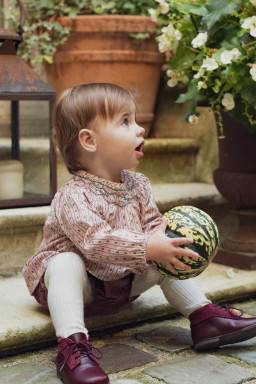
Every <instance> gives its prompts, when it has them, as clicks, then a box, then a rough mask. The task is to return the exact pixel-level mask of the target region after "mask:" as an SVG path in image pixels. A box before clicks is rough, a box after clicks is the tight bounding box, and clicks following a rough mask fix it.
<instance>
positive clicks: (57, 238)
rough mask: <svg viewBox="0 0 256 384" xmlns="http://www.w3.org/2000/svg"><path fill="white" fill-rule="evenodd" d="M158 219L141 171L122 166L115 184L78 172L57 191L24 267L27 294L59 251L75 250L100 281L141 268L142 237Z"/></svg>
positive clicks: (143, 268) (143, 263) (143, 260)
mask: <svg viewBox="0 0 256 384" xmlns="http://www.w3.org/2000/svg"><path fill="white" fill-rule="evenodd" d="M160 223H161V214H160V212H159V211H158V208H157V206H156V204H155V202H154V198H153V194H152V189H151V186H150V183H149V180H148V179H147V178H146V177H145V176H144V175H142V174H140V173H135V172H130V171H123V172H122V180H121V183H114V182H111V181H108V180H105V179H103V178H100V177H98V176H94V175H90V174H89V173H87V172H85V171H78V172H77V173H76V174H75V175H73V177H72V179H71V180H70V181H69V182H68V183H67V184H66V185H65V186H64V187H63V188H61V189H60V190H59V191H58V192H57V193H56V195H55V197H54V199H53V201H52V204H51V213H50V215H49V216H48V218H47V220H46V223H45V226H44V235H43V240H42V243H41V245H40V247H39V250H38V251H37V253H36V254H35V255H34V256H32V257H31V258H30V259H29V260H28V262H27V263H26V265H25V266H24V268H23V274H24V278H25V280H26V283H27V286H28V289H29V291H30V293H31V294H33V292H34V290H35V288H36V287H37V285H38V283H39V281H40V279H41V277H42V276H43V275H44V273H45V271H46V269H47V266H48V264H49V262H50V260H51V259H52V258H53V257H54V256H55V255H57V254H59V253H62V252H75V253H77V254H78V255H80V256H81V257H82V258H83V260H84V262H85V266H86V269H87V271H88V272H89V273H90V274H91V275H93V276H95V277H96V278H98V279H100V280H104V281H112V280H117V279H121V278H122V277H124V276H127V275H128V274H129V273H135V274H144V273H146V272H147V270H148V263H147V261H146V244H147V240H148V237H149V236H150V235H151V234H152V232H153V231H154V230H156V228H157V227H158V226H159V225H160Z"/></svg>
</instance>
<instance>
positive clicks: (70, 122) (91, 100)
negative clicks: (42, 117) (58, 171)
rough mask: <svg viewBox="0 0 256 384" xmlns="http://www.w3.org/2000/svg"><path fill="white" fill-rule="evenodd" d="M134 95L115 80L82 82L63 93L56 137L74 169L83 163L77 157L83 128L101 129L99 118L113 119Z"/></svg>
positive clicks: (56, 117)
mask: <svg viewBox="0 0 256 384" xmlns="http://www.w3.org/2000/svg"><path fill="white" fill-rule="evenodd" d="M131 102H133V103H134V100H133V97H132V95H131V94H130V92H129V91H127V90H126V89H124V88H121V87H119V86H118V85H115V84H108V83H91V84H80V85H76V86H74V87H72V88H69V89H66V90H65V91H63V92H62V93H61V95H60V96H59V98H58V99H57V101H56V103H55V106H54V108H53V114H52V117H53V140H54V143H55V146H56V147H57V148H58V149H59V151H60V153H61V155H62V158H63V160H64V162H65V164H66V167H67V169H68V170H69V172H70V173H74V172H75V171H77V170H79V169H80V168H81V166H80V165H79V163H78V161H77V159H76V145H75V144H76V143H77V140H78V134H79V131H81V130H82V129H86V128H88V129H97V128H96V127H95V122H96V118H98V117H99V118H101V119H103V121H111V120H113V119H114V118H115V116H116V115H117V114H118V113H120V112H121V111H122V110H124V109H125V108H126V106H127V105H128V104H130V103H131Z"/></svg>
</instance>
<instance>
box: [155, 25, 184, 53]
mask: <svg viewBox="0 0 256 384" xmlns="http://www.w3.org/2000/svg"><path fill="white" fill-rule="evenodd" d="M162 32H163V34H162V35H160V36H158V38H157V41H158V49H159V51H160V52H162V53H164V52H168V51H171V50H173V49H176V48H177V46H178V44H179V40H180V39H181V36H182V34H181V33H180V31H178V30H177V29H175V28H174V27H173V24H172V23H170V24H169V25H168V26H167V27H164V28H162Z"/></svg>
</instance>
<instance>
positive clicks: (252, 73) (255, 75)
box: [250, 64, 256, 81]
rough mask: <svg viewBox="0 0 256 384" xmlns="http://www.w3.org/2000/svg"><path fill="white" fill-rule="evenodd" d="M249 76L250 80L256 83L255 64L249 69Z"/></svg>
mask: <svg viewBox="0 0 256 384" xmlns="http://www.w3.org/2000/svg"><path fill="white" fill-rule="evenodd" d="M250 74H251V75H252V79H253V80H254V81H256V64H253V65H252V67H251V69H250Z"/></svg>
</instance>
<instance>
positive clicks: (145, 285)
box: [23, 84, 256, 384]
mask: <svg viewBox="0 0 256 384" xmlns="http://www.w3.org/2000/svg"><path fill="white" fill-rule="evenodd" d="M53 125H54V140H55V142H56V146H57V147H58V149H59V150H60V152H61V155H62V157H63V159H64V162H65V164H66V166H67V168H68V170H69V172H70V173H71V174H72V175H73V176H72V179H71V180H70V181H69V182H68V183H67V184H66V185H65V186H64V187H63V188H61V189H60V190H59V191H58V192H57V193H56V195H55V197H54V199H53V201H52V205H51V213H50V215H49V217H48V219H47V221H46V223H45V226H44V237H43V241H42V243H41V245H40V248H39V250H38V252H37V253H36V254H35V255H34V256H33V257H31V258H30V260H28V262H27V263H26V265H25V267H24V269H23V273H24V277H25V280H26V283H27V286H28V288H29V291H30V293H31V294H32V295H33V296H34V297H35V298H36V300H37V301H38V302H39V303H40V304H42V305H43V306H45V307H47V308H49V311H50V315H51V318H52V321H53V325H54V327H55V330H56V335H57V337H58V354H57V356H56V358H55V363H56V366H57V375H58V377H59V378H60V379H61V380H62V381H63V382H64V383H65V384H93V383H94V384H96V383H97V384H99V383H101V384H107V383H109V379H108V376H107V375H106V374H105V372H104V371H103V370H102V369H101V368H100V366H99V364H98V361H97V359H98V358H99V357H100V351H98V350H97V349H96V348H94V347H93V346H92V344H91V342H90V339H89V334H88V330H87V329H86V326H85V323H84V314H85V315H86V316H89V315H104V314H105V313H109V312H111V311H113V310H115V309H117V308H119V307H120V306H122V305H124V304H125V303H127V302H129V301H131V300H133V299H134V298H136V297H137V296H139V295H140V294H141V293H142V292H144V291H146V290H148V289H149V288H151V287H152V286H153V285H156V284H158V285H159V286H160V287H161V289H162V291H163V293H164V295H165V297H166V299H167V300H168V301H169V302H170V303H171V304H172V305H173V306H174V307H175V308H176V309H177V310H178V311H179V312H181V313H182V314H183V315H184V316H186V317H188V318H189V320H190V323H191V331H192V338H193V341H194V345H195V349H196V350H207V349H210V348H216V347H218V346H219V345H224V344H227V343H233V342H237V341H241V340H246V339H248V338H250V337H253V336H255V335H256V319H255V318H253V319H244V318H241V316H237V315H235V314H234V313H233V312H231V311H229V310H227V309H225V308H222V307H219V306H216V305H213V304H211V302H210V301H209V300H208V299H207V298H206V297H205V295H204V294H203V293H202V292H201V291H200V290H199V289H198V288H197V286H196V285H195V283H194V281H193V280H184V281H181V280H173V279H169V278H167V277H165V276H163V275H161V274H160V273H159V272H158V271H157V270H156V269H155V268H154V267H153V266H152V262H153V261H157V262H160V263H163V264H165V265H166V266H167V267H168V268H169V269H170V271H172V272H173V273H176V270H175V268H176V267H180V268H183V269H186V270H188V269H189V268H190V267H189V266H187V265H185V264H183V263H182V262H181V261H180V260H179V257H180V256H182V255H183V256H189V257H198V256H197V254H196V253H194V252H192V251H190V250H188V249H183V248H181V247H179V246H180V245H181V244H187V243H191V242H193V240H191V239H188V238H176V239H170V238H168V237H167V236H166V235H165V229H166V226H167V221H166V220H165V219H162V217H161V214H160V213H159V211H158V209H157V206H156V204H155V202H154V199H153V195H152V190H151V187H150V184H149V181H148V179H147V178H146V177H145V176H144V175H142V174H140V173H135V172H130V171H127V169H130V168H134V167H136V166H137V165H138V163H139V161H140V159H141V157H142V156H143V144H144V140H143V134H144V129H143V128H142V127H140V126H139V125H137V123H136V117H135V104H134V100H133V98H132V96H131V95H130V93H129V92H128V91H126V90H125V89H123V88H121V87H119V86H116V85H113V84H82V85H78V86H75V87H72V88H70V89H67V90H66V91H64V92H63V93H62V94H61V96H60V97H59V99H58V100H57V102H56V104H55V107H54V111H53Z"/></svg>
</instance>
